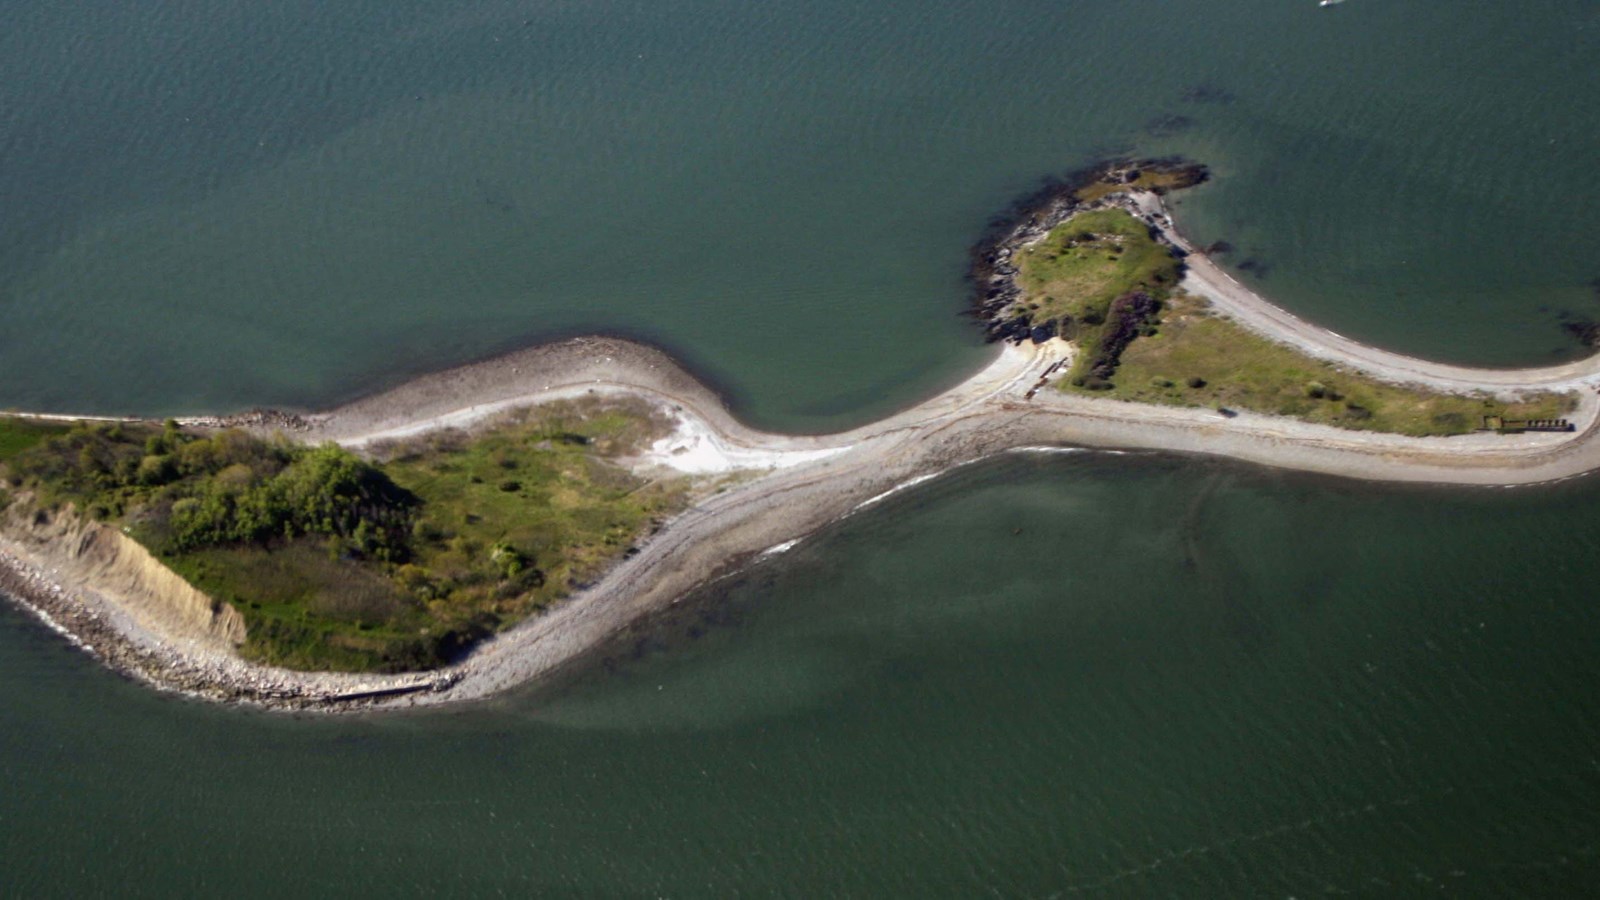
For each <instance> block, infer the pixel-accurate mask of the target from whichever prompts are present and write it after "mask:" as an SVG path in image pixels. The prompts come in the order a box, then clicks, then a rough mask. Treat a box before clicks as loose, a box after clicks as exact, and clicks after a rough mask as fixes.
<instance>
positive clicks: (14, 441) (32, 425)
mask: <svg viewBox="0 0 1600 900" xmlns="http://www.w3.org/2000/svg"><path fill="white" fill-rule="evenodd" d="M69 427H70V426H68V425H65V424H58V423H55V422H40V421H38V420H35V419H19V418H16V417H13V416H0V462H4V461H6V460H8V459H10V458H12V457H13V456H16V455H17V454H19V453H22V452H23V451H24V450H30V449H32V448H34V447H36V446H38V445H39V444H40V443H42V442H43V441H44V440H45V439H46V438H49V437H53V436H55V435H58V434H65V433H66V432H67V430H68V428H69Z"/></svg>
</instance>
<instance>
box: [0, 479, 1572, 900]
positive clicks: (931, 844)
mask: <svg viewBox="0 0 1600 900" xmlns="http://www.w3.org/2000/svg"><path fill="white" fill-rule="evenodd" d="M1596 499H1597V497H1596V488H1595V486H1593V485H1584V486H1582V487H1581V488H1577V489H1573V488H1567V489H1559V490H1543V491H1537V492H1532V491H1526V492H1524V491H1519V492H1502V491H1493V492H1490V491H1484V492H1476V493H1471V494H1465V495H1462V494H1456V493H1446V492H1441V491H1432V490H1407V491H1399V492H1395V491H1378V490H1372V489H1367V488H1357V487H1352V486H1350V485H1347V484H1338V483H1329V482H1320V481H1313V480H1310V479H1305V478H1298V477H1288V476H1282V475H1273V474H1264V473H1262V472H1259V471H1255V470H1249V469H1244V468H1242V467H1241V468H1234V467H1223V466H1216V465H1208V464H1204V463H1199V462H1192V461H1183V462H1180V461H1169V460H1163V459H1160V458H1148V457H1107V456H1104V455H1099V454H1094V455H1091V454H1083V455H1081V456H1073V457H1066V458H1053V459H1015V458H1012V459H1007V460H1004V461H1001V462H998V463H991V464H987V465H984V466H980V467H977V468H975V469H971V470H966V471H963V472H960V473H957V474H955V475H953V476H951V477H949V478H947V479H944V480H941V481H938V482H934V483H932V484H931V485H930V486H929V487H927V488H925V489H923V490H920V491H917V492H915V493H912V494H909V495H905V496H903V497H901V498H896V499H894V500H892V501H889V502H886V503H884V504H883V505H881V506H880V507H879V508H877V509H875V510H874V511H873V512H872V513H870V514H863V515H860V516H858V517H856V518H854V519H851V520H848V521H846V522H845V523H844V524H843V525H842V526H840V527H838V528H836V529H834V530H832V531H831V532H830V533H828V534H826V535H824V536H822V537H820V538H819V539H816V540H814V541H811V542H808V543H804V544H802V545H801V546H800V547H799V548H797V549H796V550H794V551H791V553H790V554H788V555H786V556H785V557H782V558H780V559H781V561H780V562H777V563H774V564H771V565H767V566H764V567H761V568H759V569H757V570H755V571H752V572H749V573H748V574H747V575H746V576H745V577H743V578H741V579H740V580H739V581H738V582H737V583H735V584H731V585H725V586H723V587H722V588H721V589H719V590H717V591H715V592H712V593H710V594H709V595H707V596H704V597H701V598H696V600H695V601H693V602H692V603H691V604H690V605H689V606H688V607H687V608H686V609H685V610H684V611H682V612H680V613H678V614H677V616H676V617H675V618H673V619H670V620H666V621H661V622H657V623H654V625H653V626H652V627H650V628H648V629H645V630H642V631H641V632H639V633H638V634H636V635H634V636H632V637H630V638H629V639H628V640H627V641H625V642H624V643H623V644H622V645H620V646H618V647H615V648H612V650H611V651H610V652H609V653H608V657H609V658H608V659H607V660H606V661H605V665H596V666H592V667H590V668H589V669H587V670H585V671H584V672H582V673H579V674H578V675H576V676H574V677H572V678H570V679H569V680H568V681H566V682H565V683H562V684H558V685H553V686H549V687H545V688H541V689H537V690H525V691H522V692H520V693H518V694H516V695H513V696H509V697H506V698H504V699H502V700H499V701H497V702H494V703H492V704H489V705H487V706H484V707H479V708H470V709H465V710H461V711H455V712H443V713H429V714H420V715H408V716H402V717H389V718H381V719H370V720H364V721H348V720H344V721H337V722H329V721H316V720H293V719H287V718H280V717H272V716H266V715H260V714H256V715H252V714H247V713H239V712H227V711H220V710H217V709H213V708H209V707H204V706H200V705H198V704H191V703H184V702H178V701H173V700H167V699H163V698H160V697H156V696H154V695H151V694H150V693H148V692H145V691H143V690H141V689H139V688H138V687H136V686H133V685H129V684H123V683H119V682H116V681H114V680H112V679H111V678H109V677H108V676H106V675H104V674H103V673H101V672H100V671H98V670H96V669H95V668H94V667H93V665H92V664H91V663H89V662H87V661H85V660H83V659H81V658H80V657H79V656H78V655H76V654H74V653H72V652H70V651H69V650H67V649H66V648H64V647H62V646H61V645H60V644H59V643H57V642H54V641H50V640H46V639H44V638H43V636H42V634H40V633H39V629H37V628H36V627H31V626H26V625H23V624H21V623H19V622H18V621H16V617H8V618H7V619H6V621H5V625H4V627H3V630H0V642H3V646H4V647H5V655H4V657H3V658H0V659H3V662H0V665H3V666H4V668H3V669H0V674H3V683H4V685H6V687H7V691H6V693H7V696H6V702H5V703H4V704H3V705H0V776H3V779H4V783H5V784H6V786H7V794H6V800H5V803H4V807H3V808H4V811H5V815H4V819H3V821H0V828H3V830H0V835H3V840H4V844H3V847H0V849H3V850H4V858H5V860H6V868H5V873H4V875H3V876H0V884H5V885H8V886H9V887H10V888H11V890H9V891H8V893H15V894H22V895H30V896H31V895H33V894H34V893H35V892H36V891H39V890H45V891H47V892H48V891H50V890H56V891H60V892H62V893H67V892H82V891H85V890H88V891H95V892H101V891H104V892H110V891H118V890H122V889H124V888H126V887H127V886H129V885H135V886H139V887H143V888H145V889H147V890H148V892H150V893H173V892H176V893H203V892H220V891H224V890H232V889H235V888H239V887H243V888H245V889H246V892H248V893H260V894H268V893H271V894H278V895H281V894H284V893H290V892H296V891H316V892H334V891H335V889H336V888H338V886H339V885H341V884H345V885H350V886H353V887H354V888H355V889H356V890H357V891H359V892H361V893H371V894H392V893H432V892H436V891H443V890H453V891H461V892H471V893H476V894H482V893H490V892H493V891H505V892H508V893H515V894H520V895H549V894H552V893H554V894H561V893H566V892H573V893H584V894H596V895H610V896H619V895H627V896H704V895H720V896H725V895H731V894H735V893H741V892H743V893H756V894H767V893H777V894H782V895H787V896H797V897H811V896H820V895H837V894H850V895H859V896H879V895H886V894H894V895H905V896H926V895H928V894H941V895H950V894H968V895H970V894H979V893H985V892H995V893H999V894H1003V895H1028V896H1041V895H1054V894H1058V893H1059V894H1063V895H1068V894H1075V893H1083V894H1088V895H1092V896H1137V897H1143V896H1314V895H1321V894H1323V893H1325V892H1328V893H1331V892H1348V893H1356V894H1360V895H1367V896H1394V895H1396V894H1397V893H1403V894H1409V893H1411V892H1419V891H1421V890H1429V891H1438V890H1440V889H1443V890H1444V891H1446V892H1447V893H1448V894H1450V895H1463V894H1466V895H1474V896H1492V897H1507V896H1519V895H1526V896H1551V895H1554V894H1559V893H1561V892H1563V891H1569V890H1571V891H1575V890H1576V889H1577V888H1578V887H1580V886H1583V885H1586V884H1588V885H1592V884H1593V880H1594V878H1595V876H1596V874H1597V873H1600V858H1597V855H1596V854H1597V852H1600V814H1597V813H1596V811H1595V809H1596V806H1595V800H1596V798H1597V796H1600V760H1597V759H1596V752H1595V751H1596V741H1597V739H1600V720H1597V719H1596V716H1595V713H1596V704H1597V702H1600V689H1597V688H1596V685H1595V680H1594V678H1593V659H1594V654H1595V650H1596V646H1597V642H1600V609H1597V608H1596V607H1595V605H1594V604H1593V602H1592V600H1593V596H1594V594H1593V588H1592V585H1593V584H1594V583H1595V580H1596V579H1600V557H1597V555H1596V552H1595V551H1596V547H1597V544H1600V524H1597V523H1596V522H1595V519H1594V517H1593V516H1592V515H1590V514H1589V513H1590V511H1592V510H1593V508H1594V504H1595V501H1596ZM1113 518H1114V520H1115V523H1116V525H1115V527H1108V522H1110V521H1112V520H1113ZM1018 529H1020V533H1018ZM1424 536H1425V539H1423V538H1424Z"/></svg>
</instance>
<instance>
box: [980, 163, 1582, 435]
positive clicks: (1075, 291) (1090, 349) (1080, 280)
mask: <svg viewBox="0 0 1600 900" xmlns="http://www.w3.org/2000/svg"><path fill="white" fill-rule="evenodd" d="M1203 178H1204V170H1203V169H1201V168H1199V167H1193V166H1181V165H1178V164H1175V163H1165V164H1159V165H1157V164H1122V165H1120V166H1119V165H1112V166H1108V167H1105V168H1103V169H1102V170H1099V171H1098V174H1096V173H1093V172H1091V174H1090V175H1088V176H1083V177H1080V178H1079V179H1078V180H1076V181H1074V182H1071V183H1070V187H1067V188H1064V189H1063V190H1062V191H1061V192H1060V193H1059V194H1058V195H1057V196H1055V197H1054V198H1053V199H1046V200H1043V201H1039V200H1035V201H1034V202H1033V204H1032V206H1030V207H1028V208H1027V209H1028V211H1027V212H1025V214H1024V218H1023V220H1022V221H1023V225H1022V226H1019V228H1018V229H1017V230H1016V231H1015V232H1013V234H1014V237H1013V241H1014V242H1013V243H1012V244H1010V245H1009V246H1004V245H1003V246H1002V249H1001V250H1000V251H999V252H995V251H990V253H989V257H990V258H991V259H995V260H999V261H1000V262H999V263H997V264H995V265H992V266H991V267H990V268H989V269H988V277H989V279H990V286H989V287H988V289H987V290H988V293H987V294H986V299H985V301H984V302H985V303H986V304H987V305H986V306H985V314H986V315H988V316H990V317H991V322H992V324H991V329H990V330H991V334H993V335H996V336H1000V337H1005V338H1009V339H1012V340H1027V339H1032V340H1042V339H1044V338H1047V337H1050V336H1055V335H1059V336H1060V337H1062V338H1065V339H1066V340H1069V341H1071V342H1073V343H1074V344H1075V345H1076V347H1077V353H1076V356H1075V358H1074V360H1073V363H1072V366H1071V368H1070V369H1069V370H1068V371H1067V374H1066V376H1065V378H1063V379H1062V380H1061V382H1060V383H1059V385H1060V387H1061V388H1062V389H1063V390H1067V391H1073V392H1080V393H1093V394H1096V395H1099V396H1107V397H1112V398H1116V399H1121V400H1131V401H1137V402H1142V403H1160V404H1168V405H1183V406H1208V407H1213V408H1219V409H1246V410H1252V411H1256V412H1263V413H1270V414H1273V415H1281V416H1290V417H1294V418H1298V419H1304V420H1306V421H1311V422H1321V423H1325V424H1329V425H1336V426H1339V427H1343V428H1351V429H1357V430H1365V431H1384V432H1393V433H1397V434H1406V435H1415V436H1424V435H1451V434H1463V433H1466V432H1470V431H1474V430H1476V429H1478V428H1480V427H1482V425H1483V423H1484V417H1485V416H1500V417H1502V418H1504V419H1508V420H1527V419H1557V418H1560V417H1561V416H1564V415H1566V414H1567V413H1569V412H1571V411H1572V410H1573V408H1574V407H1575V404H1576V401H1575V399H1574V398H1573V397H1571V396H1567V395H1560V396H1558V395H1552V394H1540V395H1537V396H1529V397H1527V398H1525V399H1523V400H1521V401H1518V402H1504V401H1501V400H1498V399H1495V398H1493V397H1488V396H1462V395H1457V394H1447V393H1443V392H1439V391H1431V390H1426V389H1422V388H1415V387H1408V386H1401V385H1395V384H1390V383H1387V382H1383V381H1379V380H1377V379H1374V378H1371V377H1367V376H1364V375H1360V374H1357V373H1354V372H1349V371H1345V370H1343V369H1340V368H1338V367H1336V366H1333V365H1331V364H1329V363H1326V362H1323V361H1321V360H1317V359H1314V358H1312V357H1309V356H1306V355H1305V354H1303V353H1301V352H1299V351H1298V350H1296V349H1294V348H1292V347H1289V346H1287V345H1283V344H1278V343H1275V342H1273V341H1270V340H1268V339H1266V338H1263V337H1261V336H1259V335H1257V334H1255V333H1253V332H1250V331H1248V330H1246V329H1244V328H1243V327H1241V326H1239V325H1238V324H1236V323H1234V322H1232V321H1229V320H1227V319H1223V318H1220V317H1217V316H1214V315H1211V314H1210V313H1209V312H1208V311H1207V310H1206V308H1205V304H1204V302H1203V301H1200V300H1198V299H1196V298H1192V297H1187V296H1181V295H1175V290H1176V287H1177V285H1178V283H1179V281H1180V280H1181V277H1182V273H1183V262H1182V260H1181V259H1180V258H1179V257H1178V256H1177V255H1176V254H1174V253H1173V251H1172V249H1171V248H1170V247H1169V246H1168V245H1167V244H1166V243H1165V242H1164V241H1162V240H1160V239H1159V238H1158V237H1157V235H1156V233H1155V232H1154V231H1153V230H1152V229H1151V228H1150V227H1149V226H1148V225H1147V224H1146V223H1145V222H1144V221H1142V220H1141V219H1140V218H1139V217H1137V216H1135V215H1134V214H1133V213H1131V212H1129V211H1128V209H1126V208H1124V206H1125V205H1126V204H1122V203H1120V199H1119V195H1123V194H1126V193H1127V192H1129V191H1134V190H1147V191H1157V192H1165V191H1167V190H1176V189H1178V188H1183V187H1187V186H1189V185H1192V184H1195V183H1197V182H1198V181H1200V180H1203ZM1051 223H1054V224H1051ZM1030 228H1031V229H1032V230H1029V229H1030ZM1040 232H1042V235H1041V233H1040ZM1001 279H1008V281H1009V286H1008V285H1007V283H1006V281H1004V280H1001ZM994 323H998V324H999V325H1000V327H998V328H997V327H995V324H994Z"/></svg>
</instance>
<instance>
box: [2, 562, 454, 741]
mask: <svg viewBox="0 0 1600 900" xmlns="http://www.w3.org/2000/svg"><path fill="white" fill-rule="evenodd" d="M65 581H67V579H63V578H61V577H60V576H59V575H57V574H54V573H52V572H49V571H47V570H45V569H44V568H42V567H40V566H39V565H37V564H36V563H35V562H34V561H32V560H29V559H26V558H24V556H23V555H22V550H21V548H19V547H15V546H6V545H3V544H0V597H5V598H9V599H11V600H13V601H14V602H15V603H16V604H17V605H18V606H20V607H21V608H23V609H24V610H26V611H28V612H29V613H31V614H32V615H33V616H34V617H35V618H36V619H38V620H39V621H40V622H42V623H43V624H44V625H45V626H46V627H48V628H49V629H50V630H52V631H54V632H56V633H57V634H60V635H61V636H62V637H64V638H66V640H67V641H68V642H69V643H70V644H72V645H73V646H74V647H77V648H78V649H80V650H82V651H84V652H86V653H88V654H89V655H90V656H91V657H93V658H94V659H95V660H97V661H98V662H100V663H101V664H102V665H104V666H105V667H106V668H108V669H110V670H111V671H113V672H116V673H117V674H119V675H122V676H124V677H126V678H130V679H132V680H134V681H138V682H141V683H143V684H145V685H148V686H150V687H153V688H155V689H157V690H161V691H167V692H171V693H176V694H181V695H183V696H187V697H193V698H196V699H203V700H210V701H216V702H222V703H231V704H239V705H247V706H257V707H264V708H269V709H279V710H309V709H322V710H332V709H359V708H365V707H370V706H373V705H376V702H377V701H380V700H393V699H394V698H396V697H399V696H403V695H407V694H418V693H425V692H426V693H438V692H441V691H445V690H448V689H449V688H450V687H451V686H453V685H454V684H455V683H456V682H457V681H459V680H460V678H461V675H460V673H457V672H437V673H417V674H410V675H403V676H356V675H343V674H338V673H304V672H287V671H282V670H276V669H271V668H268V667H265V666H257V665H253V664H251V663H248V662H246V661H244V660H242V659H237V658H219V657H217V656H215V655H214V654H210V653H205V652H195V651H193V650H189V651H186V650H184V649H181V648H176V647H171V646H166V645H164V643H163V642H161V641H160V640H158V639H155V638H154V637H152V636H149V635H145V634H142V633H141V632H140V630H139V629H138V627H137V625H135V624H134V623H132V622H128V621H124V620H125V618H126V617H125V616H121V615H119V614H118V610H117V609H116V607H115V605H114V603H115V601H112V600H109V599H107V598H105V597H102V596H99V595H97V594H95V593H94V592H93V591H90V590H87V589H80V590H71V589H69V588H68V587H67V586H66V585H65V584H64V583H63V582H65Z"/></svg>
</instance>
